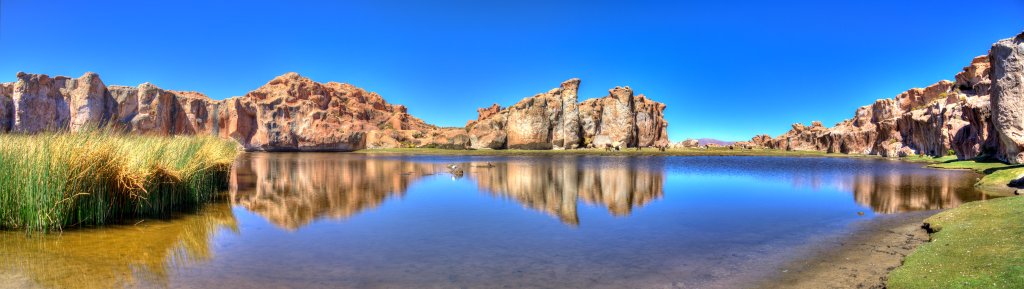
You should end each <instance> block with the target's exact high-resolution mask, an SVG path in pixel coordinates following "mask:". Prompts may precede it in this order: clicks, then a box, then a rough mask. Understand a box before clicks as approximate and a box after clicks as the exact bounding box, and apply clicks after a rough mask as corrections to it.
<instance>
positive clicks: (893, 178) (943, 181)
mask: <svg viewBox="0 0 1024 289" xmlns="http://www.w3.org/2000/svg"><path fill="white" fill-rule="evenodd" d="M788 177H789V178H790V181H791V183H792V185H793V187H796V188H811V189H814V190H818V189H821V188H822V187H832V188H836V189H838V190H842V191H848V192H851V193H852V194H853V198H854V201H856V202H857V203H858V204H860V205H862V206H869V207H871V209H872V210H873V211H874V212H876V213H882V214H892V213H902V212H911V211H922V210H938V209H948V208H955V207H957V206H959V205H960V204H962V203H966V202H971V201H976V200H980V199H981V198H983V197H984V194H981V193H979V192H978V191H977V190H975V189H974V182H975V178H974V175H972V174H967V173H965V172H952V171H940V170H931V169H922V170H918V169H916V168H915V169H913V170H910V169H907V170H884V169H879V170H862V171H856V172H854V173H851V174H835V173H822V172H813V171H801V172H800V173H796V174H792V175H789V176H788Z"/></svg>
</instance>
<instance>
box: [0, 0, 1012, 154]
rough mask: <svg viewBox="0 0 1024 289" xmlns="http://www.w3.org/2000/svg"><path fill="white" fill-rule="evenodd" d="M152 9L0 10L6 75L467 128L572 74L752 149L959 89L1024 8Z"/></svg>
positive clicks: (694, 130)
mask: <svg viewBox="0 0 1024 289" xmlns="http://www.w3.org/2000/svg"><path fill="white" fill-rule="evenodd" d="M150 2H155V1H139V3H135V2H130V1H124V2H120V1H66V2H65V1H28V0H2V1H0V81H3V82H7V81H14V80H15V74H16V73H17V72H18V71H25V72H30V73H44V74H50V75H69V76H76V77H77V76H79V75H81V74H82V73H84V72H86V71H93V72H97V73H99V74H100V76H101V78H102V79H103V80H104V82H106V83H107V84H121V85H137V84H139V83H142V82H147V81H148V82H152V83H154V84H156V85H157V86H160V87H163V88H168V89H177V90H198V91H200V92H203V93H206V94H207V95H209V96H210V97H212V98H215V99H223V98H226V97H231V96H238V95H243V94H245V93H246V92H248V91H250V90H252V89H255V88H257V87H259V86H260V85H263V84H264V83H266V82H267V81H268V80H270V79H271V78H273V77H274V76H277V75H280V74H284V73H286V72H289V71H295V72H298V73H300V74H302V75H304V76H307V77H310V78H312V79H314V80H317V81H323V82H326V81H338V82H347V83H352V84H354V85H356V86H359V87H363V88H365V89H368V90H370V91H376V92H378V93H380V94H381V95H383V96H384V98H385V99H387V100H388V101H389V102H392V103H398V104H405V105H406V106H408V107H409V111H410V112H411V113H412V114H413V115H416V116H418V117H420V118H423V119H424V120H426V121H427V122H430V123H433V124H437V125H443V126H462V125H463V124H465V122H466V120H469V119H474V118H475V117H476V108H479V107H484V106H488V105H490V104H491V103H499V104H501V105H503V106H507V105H510V104H512V103H515V102H516V101H518V100H519V99H521V98H523V97H527V96H531V95H533V94H536V93H540V92H545V91H547V90H549V89H551V88H553V87H556V86H558V84H559V83H560V82H562V81H563V80H565V79H569V78H572V77H579V78H581V79H582V80H583V82H582V84H581V87H580V98H581V100H582V99H586V98H593V97H600V96H603V95H606V94H607V90H608V89H609V88H612V87H614V86H616V85H629V86H631V87H633V89H634V91H636V92H637V93H643V94H646V95H647V96H649V97H651V98H653V99H655V100H658V101H662V102H665V103H666V104H667V105H668V109H666V112H665V113H666V115H667V118H668V120H669V124H670V125H669V135H670V137H671V138H672V140H673V141H678V140H681V139H685V138H691V137H692V138H697V137H712V138H718V139H725V140H743V139H749V138H750V137H751V136H753V135H755V134H758V133H769V134H772V135H778V134H780V133H783V132H785V131H786V130H788V129H789V125H790V124H792V123H794V122H803V123H807V122H810V121H811V120H821V121H823V122H824V123H825V124H827V125H832V124H834V123H836V122H838V121H840V120H842V119H845V118H849V117H850V116H851V115H852V114H853V111H854V109H855V108H856V107H858V106H861V105H865V104H868V103H870V102H872V101H874V100H875V99H878V98H888V97H892V96H894V95H896V94H898V93H899V92H902V91H904V90H906V89H909V88H912V87H922V86H926V85H928V84H931V83H934V82H936V81H939V80H941V79H952V77H953V75H954V74H955V73H956V72H958V71H959V70H960V69H961V68H962V67H963V66H965V65H967V64H969V63H970V60H971V59H972V58H973V57H974V56H977V55H981V54H985V53H987V51H988V49H989V47H990V46H991V44H992V43H993V42H995V41H997V40H999V39H1002V38H1008V37H1011V36H1013V35H1016V34H1017V33H1019V32H1020V31H1022V30H1024V3H1022V2H1024V1H1020V0H1017V1H943V0H939V1H874V0H868V1H750V2H740V1H671V2H668V1H666V2H658V1H533V0H527V1H501V2H499V1H337V2H316V1H173V2H172V1H166V3H150ZM298 2H301V3H298ZM428 2H432V3H428ZM556 2H557V3H556ZM894 2H899V3H894Z"/></svg>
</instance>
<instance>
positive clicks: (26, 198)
mask: <svg viewBox="0 0 1024 289" xmlns="http://www.w3.org/2000/svg"><path fill="white" fill-rule="evenodd" d="M236 153H237V152H236V145H235V144H234V143H233V142H230V141H225V140H220V139H216V138H213V137H156V136H133V135H119V134H114V133H105V132H89V133H62V134H39V135H18V134H4V135H0V229H23V230H38V231H46V230H54V229H61V228H65V227H74V226H92V225H103V224H106V223H110V222H116V221H120V220H128V219H132V218H139V217H157V216H167V215H168V214H169V213H171V212H174V211H178V210H184V209H188V208H192V207H194V206H195V205H196V204H200V203H203V202H205V201H208V200H210V199H212V198H213V197H214V196H215V194H216V192H217V191H219V190H220V189H221V188H223V187H224V186H225V185H226V184H227V180H226V177H227V172H228V170H229V169H230V165H231V162H232V161H233V160H234V157H235V155H236Z"/></svg>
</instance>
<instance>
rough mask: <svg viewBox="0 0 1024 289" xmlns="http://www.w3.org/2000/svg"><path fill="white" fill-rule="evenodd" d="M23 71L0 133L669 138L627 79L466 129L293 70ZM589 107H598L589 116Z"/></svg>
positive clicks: (539, 101) (463, 145) (506, 140)
mask: <svg viewBox="0 0 1024 289" xmlns="http://www.w3.org/2000/svg"><path fill="white" fill-rule="evenodd" d="M17 76H18V81H17V82H14V83H4V84H0V132H8V131H16V132H19V133H38V132H43V131H80V130H83V129H90V128H103V127H112V128H116V129H118V130H122V131H127V132H133V133H139V134H152V135H214V136H219V137H222V138H228V139H233V140H235V141H237V142H238V143H239V144H240V145H241V146H242V147H243V148H244V149H245V150H247V151H352V150H359V149H364V148H400V147H430V148H445V149H471V148H472V149H482V148H489V149H505V148H514V149H572V148H579V147H583V146H586V145H593V141H594V139H593V138H594V137H595V135H596V136H599V138H598V139H599V140H607V141H600V142H598V144H602V145H605V146H611V145H613V144H614V145H616V146H621V147H636V146H641V147H649V146H667V145H668V135H667V130H666V127H667V126H668V123H667V122H666V121H665V119H664V114H663V111H664V109H665V105H664V104H662V103H658V102H655V101H652V100H650V99H647V98H646V97H644V96H642V95H641V96H638V97H633V92H632V90H630V89H629V87H625V88H615V89H613V90H612V91H611V94H610V95H609V96H607V97H605V98H601V99H597V100H593V101H592V102H591V103H589V104H588V105H587V107H586V108H581V104H580V103H579V102H578V100H577V94H578V91H579V84H580V80H579V79H570V80H567V81H565V82H563V83H562V84H561V86H559V87H558V88H555V89H552V90H550V91H548V92H546V93H541V94H537V95H535V96H533V97H529V98H526V99H523V100H522V101H520V102H519V103H516V104H514V105H512V106H510V107H506V108H502V107H500V106H498V105H494V106H492V107H489V108H482V109H480V110H478V113H479V117H478V118H477V119H476V120H474V121H470V122H468V123H467V125H466V127H462V128H460V127H437V126H434V125H430V124H427V123H426V122H424V121H423V120H421V119H419V118H416V117H414V116H412V115H411V114H409V112H408V109H407V108H406V107H405V106H402V105H396V104H390V103H388V102H387V101H385V100H384V98H383V97H381V96H380V95H378V94H377V93H374V92H368V91H366V90H364V89H361V88H358V87H355V86H353V85H351V84H345V83H338V82H327V83H320V82H316V81H313V80H311V79H309V78H306V77H303V76H301V75H299V74H297V73H294V72H292V73H286V74H284V75H281V76H278V77H275V78H274V79H272V80H270V81H269V82H267V83H266V84H264V85H263V86H261V87H259V88H257V89H255V90H253V91H250V92H249V93H247V94H245V95H243V96H237V97H231V98H227V99H224V100H212V99H210V98H209V97H207V96H206V95H203V94H202V93H198V92H192V91H174V90H166V89H162V88H160V87H157V86H156V85H153V84H150V83H143V84H141V85H139V86H136V87H129V86H118V85H111V86H109V87H108V86H106V85H105V84H104V83H103V81H102V80H100V78H99V75H97V74H95V73H86V74H85V75H83V76H82V77H79V78H68V77H63V76H57V77H53V78H51V77H49V76H47V75H43V74H27V73H18V75H17ZM584 109H589V110H588V111H587V113H589V114H591V115H588V118H586V121H585V122H584V119H582V118H581V113H582V112H583V110H584ZM594 113H598V115H592V114H594ZM585 131H586V132H589V134H587V133H585ZM585 136H589V137H590V138H585Z"/></svg>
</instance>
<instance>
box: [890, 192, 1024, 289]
mask: <svg viewBox="0 0 1024 289" xmlns="http://www.w3.org/2000/svg"><path fill="white" fill-rule="evenodd" d="M926 222H927V224H929V226H930V228H932V229H933V230H934V231H935V232H934V233H933V234H932V235H931V239H932V241H931V242H929V243H925V244H923V245H921V246H920V247H918V249H917V250H916V251H914V253H912V254H910V255H909V256H907V258H906V259H905V260H904V263H903V266H901V267H899V268H897V269H896V270H894V271H893V272H892V273H891V274H890V275H889V282H888V287H889V288H1024V197H1021V196H1016V197H1005V198H998V199H992V200H988V201H979V202H972V203H967V204H964V205H962V206H960V207H958V208H955V209H951V210H947V211H945V212H942V213H939V214H937V215H935V216H932V217H931V218H928V219H927V220H926Z"/></svg>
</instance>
